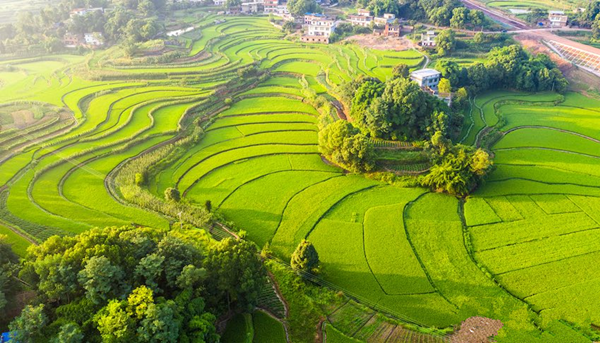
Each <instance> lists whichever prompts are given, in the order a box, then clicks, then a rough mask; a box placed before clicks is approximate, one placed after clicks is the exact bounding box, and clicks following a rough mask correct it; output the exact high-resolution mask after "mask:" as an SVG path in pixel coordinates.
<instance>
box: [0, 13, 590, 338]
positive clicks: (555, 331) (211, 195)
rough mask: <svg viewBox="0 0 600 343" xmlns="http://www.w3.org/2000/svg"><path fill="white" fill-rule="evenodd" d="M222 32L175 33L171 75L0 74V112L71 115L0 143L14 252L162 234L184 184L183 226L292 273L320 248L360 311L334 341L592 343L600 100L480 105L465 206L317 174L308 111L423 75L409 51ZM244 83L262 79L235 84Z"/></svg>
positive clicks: (262, 333) (60, 65)
mask: <svg viewBox="0 0 600 343" xmlns="http://www.w3.org/2000/svg"><path fill="white" fill-rule="evenodd" d="M489 5H491V4H489ZM521 5H522V4H521ZM215 18H217V17H216V16H215V15H209V16H204V17H194V16H191V17H189V18H187V17H186V18H185V19H186V21H189V22H190V23H195V25H197V26H198V27H201V28H200V29H199V30H196V31H193V32H191V33H188V34H186V35H185V36H184V38H185V39H187V40H189V43H188V45H189V56H188V57H186V58H183V59H182V60H179V61H174V62H171V63H165V64H160V65H152V64H135V63H132V64H125V63H121V62H118V61H119V60H122V59H123V57H122V56H120V55H119V53H118V51H117V50H116V48H112V49H109V50H107V51H97V52H95V53H94V54H91V55H89V56H85V57H79V56H56V57H48V58H39V59H31V60H23V61H7V62H0V104H11V105H14V104H21V105H22V104H29V105H31V104H38V103H39V104H45V106H54V107H59V108H62V109H63V110H64V111H66V112H68V114H69V118H70V121H69V122H68V123H67V122H65V123H63V124H62V125H58V124H57V123H58V122H53V121H51V120H46V121H40V122H39V123H38V124H37V126H36V127H35V130H33V129H32V130H31V132H30V131H28V130H25V131H24V132H22V133H19V137H20V138H19V139H20V140H19V141H15V142H17V143H15V144H11V145H8V143H7V142H8V139H9V138H10V139H14V137H16V136H10V134H11V133H7V134H6V136H3V134H0V144H1V145H2V147H3V148H4V147H6V149H4V151H2V153H3V154H2V155H0V157H1V158H0V233H2V234H8V235H9V239H10V241H11V242H14V244H15V250H16V251H17V252H19V253H20V254H24V253H25V249H26V247H27V245H29V244H31V243H35V242H40V241H43V240H45V239H47V238H48V237H50V236H51V235H55V234H58V235H73V234H77V233H79V232H82V231H84V230H87V229H90V228H93V227H98V226H102V227H103V226H121V225H127V224H131V223H134V224H136V225H140V226H151V227H160V228H168V227H169V226H170V225H172V224H173V223H174V222H176V221H177V220H178V218H177V216H176V215H174V212H168V211H161V204H162V203H161V202H160V201H162V200H159V198H160V199H162V198H163V193H164V191H165V189H167V188H169V187H176V188H177V189H178V190H179V191H180V192H181V195H182V202H183V204H184V205H182V206H185V208H186V209H194V208H200V207H204V206H205V204H206V202H207V201H210V202H211V204H212V206H213V209H214V210H215V211H216V212H217V213H219V215H220V216H222V217H223V218H224V219H225V221H227V222H228V223H227V224H229V223H231V224H232V225H231V226H232V228H233V229H234V230H237V231H239V230H244V231H245V232H246V233H247V237H248V239H250V240H252V241H254V242H255V243H256V244H257V245H258V246H260V247H263V246H264V245H265V244H267V243H268V244H269V246H270V249H271V250H272V251H273V253H274V254H275V256H276V257H279V258H281V259H282V260H284V261H289V257H290V255H291V253H292V252H293V250H294V249H295V247H296V246H297V244H298V242H299V241H301V240H302V239H304V238H306V239H308V240H310V241H311V242H313V244H314V245H315V247H316V249H317V251H318V252H319V255H320V259H321V261H322V264H323V270H322V273H321V275H320V276H319V278H318V279H317V282H319V283H321V284H322V285H326V286H328V287H331V288H332V289H334V290H336V291H341V292H343V293H344V294H345V295H347V296H349V297H350V298H352V300H348V301H347V302H344V303H343V304H340V305H339V306H337V305H336V306H335V307H334V308H331V309H328V311H327V313H328V318H327V323H326V324H324V326H323V328H324V329H323V330H325V332H326V335H327V340H328V341H331V342H348V341H381V339H382V337H384V336H385V337H393V338H394V339H396V341H399V342H442V341H445V340H447V338H446V337H442V336H441V335H439V332H438V331H435V330H433V329H428V328H447V327H452V326H453V325H457V324H459V323H460V322H461V321H463V320H465V319H466V318H468V317H471V316H485V317H490V318H494V319H500V320H502V321H503V323H504V324H505V325H506V327H507V332H510V333H511V339H514V337H517V338H518V341H520V342H551V341H556V342H565V341H569V342H578V341H583V342H585V341H589V340H587V339H586V338H585V337H584V336H583V335H582V334H581V332H580V331H575V330H574V329H573V328H572V326H579V327H582V328H585V329H588V328H589V327H590V325H597V326H600V314H599V312H598V310H597V309H598V308H599V305H600V304H599V303H598V300H597V299H598V297H597V294H598V292H599V291H600V290H599V289H598V283H597V279H596V278H597V275H598V273H599V272H600V270H599V268H600V267H599V266H598V265H597V264H595V263H594V262H595V258H597V255H598V254H600V243H599V242H600V239H599V238H600V237H598V234H599V233H600V230H598V229H599V228H600V214H599V213H600V168H599V167H600V133H599V132H598V127H600V102H599V101H596V100H591V99H589V98H586V97H584V96H582V95H579V94H575V93H569V94H567V95H566V96H561V95H557V94H554V93H547V94H520V93H511V92H493V93H489V94H484V95H481V96H478V97H477V98H475V99H473V101H472V108H471V111H470V112H469V115H468V116H467V118H466V124H465V129H464V130H463V134H462V137H461V140H462V142H463V143H465V144H469V145H477V146H485V147H489V148H490V149H492V151H493V153H494V155H495V165H496V170H495V171H494V172H493V173H492V175H491V178H490V179H489V180H488V182H487V183H486V184H485V185H484V186H482V187H480V189H479V190H478V191H477V192H476V193H475V194H474V195H473V196H471V197H469V198H467V199H457V198H454V197H450V196H448V195H444V194H437V193H431V192H429V191H428V190H426V189H422V188H402V187H396V186H392V185H389V184H387V183H383V182H379V181H375V180H372V179H369V178H365V177H364V176H362V175H354V174H349V173H347V172H346V171H344V170H342V169H341V168H339V167H337V166H334V165H331V164H329V163H326V161H324V160H323V159H322V157H321V155H320V154H319V152H318V127H319V121H320V115H321V113H320V112H319V109H318V108H315V106H313V104H312V102H311V101H310V98H311V96H314V95H323V96H325V97H326V98H328V99H334V97H335V94H333V89H334V88H335V86H337V85H339V84H341V83H342V82H345V81H349V80H351V79H353V78H354V77H356V76H358V75H368V76H371V77H376V78H379V79H381V80H386V79H387V78H388V77H390V76H391V71H392V68H393V67H394V66H395V65H397V64H398V63H406V64H408V65H409V66H411V68H418V67H419V66H420V65H422V64H423V60H424V58H423V56H422V55H421V54H420V53H419V52H417V51H413V50H409V51H378V50H371V49H367V48H363V47H359V46H356V45H352V44H345V45H342V44H332V45H317V44H303V43H299V42H294V41H290V40H286V39H284V37H283V34H282V33H281V32H280V31H278V30H277V29H276V28H274V27H273V25H271V24H270V23H269V21H268V19H267V18H266V17H250V16H245V17H232V16H229V17H226V21H225V22H221V23H219V24H214V19H215ZM115 56H116V57H115ZM250 67H253V68H255V70H256V75H252V76H251V77H248V79H247V80H240V78H239V73H241V72H242V71H243V70H247V69H249V68H250ZM328 119H329V120H335V119H338V118H337V117H336V116H330V117H329V118H328ZM12 134H14V132H13V133H12ZM3 137H4V138H3ZM11 137H12V138H11ZM23 141H24V142H29V143H28V144H25V145H23V144H21V143H22V142H23ZM375 143H377V142H375ZM377 144H379V146H381V147H384V146H385V144H391V143H386V142H379V143H377ZM411 153H412V154H418V152H414V151H412V150H411V151H409V152H407V154H411ZM381 158H382V159H385V158H386V156H385V155H384V154H383V153H382V156H381ZM135 165H137V166H143V168H145V169H144V172H147V173H146V174H145V176H146V178H145V180H143V182H141V183H140V184H139V185H137V186H136V187H138V186H139V187H138V188H140V190H139V192H140V193H136V194H144V198H143V199H142V200H139V201H137V202H136V201H132V200H131V199H130V198H129V197H128V195H130V193H128V192H129V191H127V190H131V187H133V186H131V187H129V186H127V187H125V185H124V184H123V182H124V181H123V180H126V181H125V182H129V183H131V184H133V182H134V181H133V176H132V175H131V174H128V173H131V170H135V168H134V167H132V166H135ZM140 168H142V167H140ZM398 168H400V169H402V167H398ZM426 168H428V165H422V164H419V165H414V166H412V167H407V168H405V169H406V170H404V171H408V172H413V171H421V170H423V169H426ZM128 187H129V188H128ZM136 189H137V188H136ZM184 220H185V219H184ZM190 222H191V221H190ZM594 266H595V267H594ZM565 270H568V271H569V273H565V272H564V271H565ZM365 306H366V307H365ZM377 312H380V313H384V314H386V315H388V316H389V317H392V318H393V319H395V320H396V321H397V323H395V324H390V322H389V321H387V320H384V319H383V318H381V317H380V316H378V315H376V314H377ZM558 319H560V320H562V321H557V320H558ZM275 321H276V319H274V318H272V317H271V316H269V315H267V314H266V313H265V312H261V311H257V312H255V313H253V314H252V315H246V316H242V315H240V316H238V317H235V318H234V321H233V323H232V324H231V325H233V327H234V328H237V329H235V330H233V329H231V330H229V331H227V334H226V335H227V337H229V340H230V341H237V340H239V341H247V340H248V337H254V339H255V341H271V340H270V339H273V341H281V339H282V337H283V339H284V340H285V332H284V330H283V328H282V327H281V325H279V324H278V322H277V323H275ZM398 323H404V324H411V325H413V328H414V327H417V326H418V327H420V328H421V329H422V330H421V333H418V332H417V331H415V330H407V329H404V328H403V327H402V326H398ZM275 324H277V325H275ZM238 329H239V330H238ZM423 329H426V330H430V332H434V333H435V332H437V333H438V334H434V335H428V334H427V335H426V334H423ZM240 335H242V336H243V337H241V336H240ZM244 335H245V336H244ZM249 335H252V336H249ZM498 341H500V342H511V341H513V342H514V340H509V339H508V338H506V337H498Z"/></svg>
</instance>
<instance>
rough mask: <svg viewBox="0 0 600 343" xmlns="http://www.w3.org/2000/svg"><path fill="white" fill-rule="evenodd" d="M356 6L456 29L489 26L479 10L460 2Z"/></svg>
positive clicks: (390, 0)
mask: <svg viewBox="0 0 600 343" xmlns="http://www.w3.org/2000/svg"><path fill="white" fill-rule="evenodd" d="M356 4H358V5H360V6H361V7H363V8H367V9H369V10H370V11H371V12H373V13H374V14H375V15H376V16H381V15H383V14H384V13H393V14H395V15H396V16H397V17H399V18H403V19H407V20H415V21H419V22H424V23H431V24H433V25H436V26H452V27H454V28H461V29H466V28H477V27H483V26H486V25H488V23H487V21H486V18H485V15H484V14H483V12H481V11H479V10H470V9H468V8H466V7H465V6H464V5H463V4H462V2H461V1H460V0H406V1H400V2H398V1H395V0H357V1H356Z"/></svg>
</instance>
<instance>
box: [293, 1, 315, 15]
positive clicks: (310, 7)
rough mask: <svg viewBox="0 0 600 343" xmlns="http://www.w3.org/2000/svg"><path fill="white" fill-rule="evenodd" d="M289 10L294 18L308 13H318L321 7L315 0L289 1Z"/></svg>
mask: <svg viewBox="0 0 600 343" xmlns="http://www.w3.org/2000/svg"><path fill="white" fill-rule="evenodd" d="M287 9H288V11H290V13H291V14H292V15H294V16H299V15H304V14H306V13H315V12H318V10H319V7H318V5H317V2H316V1H315V0H289V1H288V2H287Z"/></svg>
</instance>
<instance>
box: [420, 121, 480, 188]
mask: <svg viewBox="0 0 600 343" xmlns="http://www.w3.org/2000/svg"><path fill="white" fill-rule="evenodd" d="M431 151H432V154H433V155H434V156H433V160H434V162H435V164H434V166H433V167H431V170H430V171H429V173H428V174H427V175H425V176H423V177H421V178H420V180H419V181H420V183H421V185H423V186H424V187H429V188H431V189H433V190H442V191H445V192H447V193H450V194H452V195H458V196H465V195H467V194H469V193H470V192H471V191H472V190H473V189H474V188H475V187H477V185H478V184H479V182H481V180H482V179H483V178H484V177H485V175H486V174H487V173H488V172H490V170H491V166H492V162H491V160H490V156H489V154H488V153H487V152H485V151H483V150H481V149H476V150H475V149H473V148H472V147H468V146H464V145H455V146H453V145H452V143H451V142H449V141H448V140H446V139H444V138H443V135H442V134H441V132H439V131H438V132H436V133H435V135H433V137H432V138H431Z"/></svg>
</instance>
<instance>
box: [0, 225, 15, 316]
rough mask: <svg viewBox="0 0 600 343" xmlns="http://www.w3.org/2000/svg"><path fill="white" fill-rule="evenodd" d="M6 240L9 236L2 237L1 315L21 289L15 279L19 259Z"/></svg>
mask: <svg viewBox="0 0 600 343" xmlns="http://www.w3.org/2000/svg"><path fill="white" fill-rule="evenodd" d="M6 240H7V236H5V235H0V313H2V312H3V310H4V308H5V306H6V305H7V304H8V303H9V301H12V298H13V296H14V295H15V293H16V291H17V290H18V289H19V284H18V283H17V282H16V281H15V279H14V278H13V275H15V274H16V272H17V270H18V263H19V257H18V256H17V255H16V254H15V253H14V251H13V250H12V249H11V246H10V244H8V243H7V242H6ZM0 319H2V315H0Z"/></svg>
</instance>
